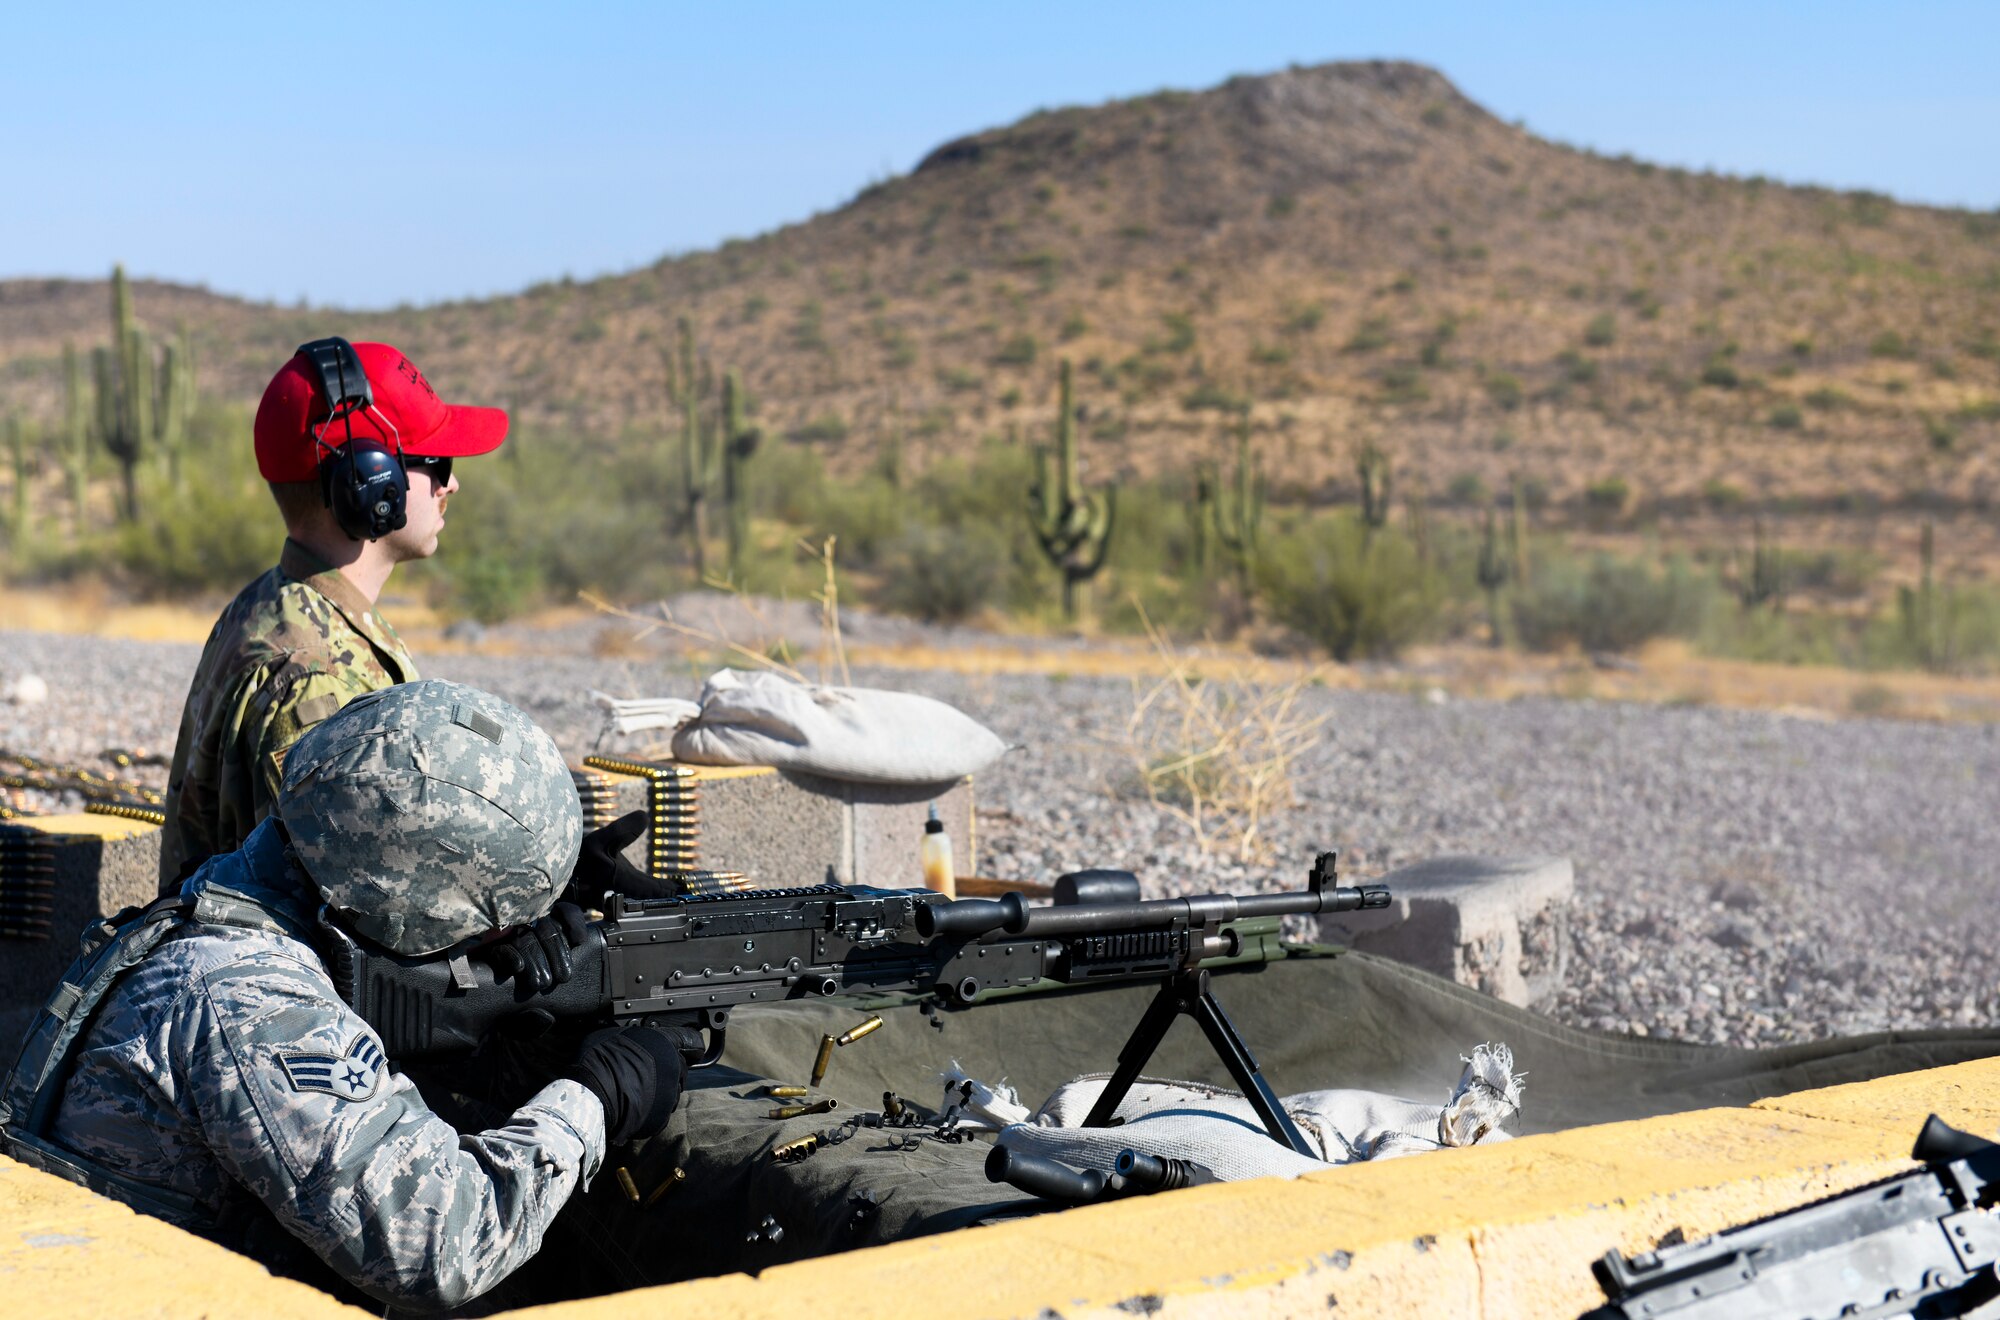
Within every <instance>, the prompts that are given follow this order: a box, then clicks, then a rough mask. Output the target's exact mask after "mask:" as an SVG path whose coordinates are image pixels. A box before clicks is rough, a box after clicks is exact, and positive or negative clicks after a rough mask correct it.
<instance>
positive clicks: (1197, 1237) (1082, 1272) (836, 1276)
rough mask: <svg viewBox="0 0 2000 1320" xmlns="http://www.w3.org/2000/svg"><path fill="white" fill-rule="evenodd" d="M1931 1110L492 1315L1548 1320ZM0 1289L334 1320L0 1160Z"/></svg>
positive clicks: (1681, 1123) (1029, 1231)
mask: <svg viewBox="0 0 2000 1320" xmlns="http://www.w3.org/2000/svg"><path fill="white" fill-rule="evenodd" d="M1932 1112H1936V1113H1939V1114H1941V1115H1943V1116H1944V1118H1945V1119H1946V1121H1948V1122H1950V1123H1952V1124H1954V1125H1955V1126H1958V1127H1962V1128H1965V1129H1967V1130H1969V1131H1973V1132H1981V1133H1990V1132H1993V1131H1994V1130H1995V1129H1996V1128H2000V1060H1984V1061H1979V1062H1975V1063H1966V1064H1959V1065H1956V1066H1954V1067H1950V1068H1938V1069H1933V1070H1930V1071H1927V1072H1920V1073H1908V1074H1904V1075H1902V1076H1898V1077H1890V1078H1884V1079H1881V1080H1879V1081H1874V1082H1866V1083H1859V1084H1856V1085H1852V1086H1839V1087H1830V1088H1827V1089H1825V1090H1819V1091H1807V1092H1801V1093H1798V1094H1795V1095H1790V1096H1783V1097H1778V1098H1774V1099H1769V1100H1764V1101H1760V1102H1758V1103H1757V1104H1754V1105H1751V1106H1748V1107H1745V1108H1740V1109H1708V1110H1699V1111H1696V1112H1693V1113H1688V1114H1676V1115H1672V1116H1669V1117H1665V1118H1656V1119H1646V1120H1643V1121H1638V1122H1630V1123H1612V1124H1606V1125H1604V1126H1601V1127H1592V1128H1578V1129H1574V1130H1572V1131H1569V1132H1562V1133H1555V1134H1551V1135H1548V1136H1539V1137H1529V1138H1525V1139H1523V1140H1520V1141H1512V1142H1505V1143H1502V1144H1499V1145H1495V1146H1485V1147H1480V1148H1477V1149H1473V1150H1464V1151H1450V1152H1441V1153H1438V1154H1435V1155H1426V1156H1423V1157H1421V1158H1420V1159H1417V1160H1392V1161H1388V1162H1385V1163H1382V1164H1363V1165H1355V1166H1352V1167H1349V1168H1339V1169H1328V1170H1326V1171H1325V1172H1323V1173H1316V1174H1311V1175H1308V1176H1307V1177H1304V1178H1301V1179H1298V1180H1296V1181H1292V1182H1283V1181H1279V1180H1276V1179H1265V1180H1261V1181H1257V1182H1248V1183H1234V1184H1230V1185H1227V1186H1218V1187H1203V1188H1196V1189H1193V1190H1190V1191H1186V1192H1179V1193H1175V1194H1173V1195H1170V1196H1162V1197H1153V1198H1147V1199H1142V1200H1134V1201H1127V1202H1122V1203H1118V1204H1114V1205H1107V1206H1094V1207H1089V1208H1086V1209H1080V1210H1073V1211H1070V1212H1068V1213H1066V1214H1062V1215H1045V1216H1042V1217H1040V1218H1037V1219H1029V1220H1021V1221H1016V1222H1013V1223H1007V1224H1000V1225H995V1226H993V1227H990V1228H979V1229H971V1230H967V1231H965V1232H960V1233H953V1234H949V1235H946V1236H942V1237H936V1238H928V1239H921V1240H918V1241H914V1242H904V1243H898V1244H895V1245H892V1246H887V1247H878V1248H874V1249H872V1250H867V1251H856V1252H850V1253H848V1254H846V1255H842V1256H836V1257H831V1258H828V1259H825V1260H819V1261H807V1262H801V1263H799V1264H796V1265H786V1266H781V1267H778V1268H776V1269H772V1270H768V1271H766V1272H765V1273H764V1274H762V1275H761V1276H758V1277H756V1278H750V1277H748V1276H745V1275H728V1276H723V1277H720V1278H713V1279H703V1280H699V1281H697V1282H693V1283H684V1284H676V1285H673V1286H670V1287H662V1288H651V1289H645V1290H642V1291H639V1292H633V1293H625V1294H622V1295H618V1296H614V1297H602V1298H595V1299H592V1300H589V1301H583V1302H568V1303H563V1304H561V1305H556V1306H548V1307H540V1308H535V1309H532V1310H528V1311H519V1312H512V1313H510V1314H511V1315H514V1316H519V1317H529V1316H533V1317H537V1320H611V1318H612V1317H620V1318H621V1320H622V1318H623V1317H628V1316H651V1315H659V1316H668V1315H673V1316H686V1315H699V1316H702V1317H704V1320H738V1318H740V1320H766V1318H768V1320H796V1318H797V1317H798V1316H801V1315H832V1316H862V1315H866V1316H870V1317H901V1316H908V1317H911V1320H936V1317H938V1316H940V1315H949V1316H954V1317H961V1318H962V1320H978V1318H979V1317H987V1316H991V1317H1003V1316H1022V1317H1038V1316H1044V1315H1047V1314H1048V1313H1050V1312H1054V1313H1055V1314H1057V1315H1060V1316H1062V1317H1064V1320H1080V1318H1081V1317H1086V1316H1093V1317H1103V1320H1125V1317H1128V1316H1129V1315H1131V1314H1133V1313H1135V1312H1136V1313H1152V1314H1159V1315H1165V1316H1230V1317H1236V1316H1292V1315H1313V1316H1325V1315H1326V1314H1328V1313H1329V1310H1331V1311H1332V1313H1333V1314H1339V1315H1362V1316H1373V1315H1384V1316H1443V1315H1449V1316H1467V1317H1515V1316H1551V1317H1563V1318H1564V1320H1570V1318H1571V1317H1574V1316H1576V1315H1577V1314H1578V1313H1579V1312H1581V1311H1583V1310H1586V1309H1588V1308H1589V1307H1590V1306H1592V1305H1594V1304H1595V1303H1596V1302H1597V1301H1599V1300H1600V1297H1599V1294H1598V1292H1597V1289H1596V1285H1595V1284H1594V1283H1593V1282H1592V1280H1591V1276H1590V1268H1589V1267H1590V1262H1591V1261H1592V1260H1594V1259H1595V1258H1597V1257H1598V1256H1601V1255H1602V1254H1603V1253H1604V1252H1606V1251H1608V1250H1610V1249H1612V1248H1614V1247H1615V1248H1617V1249H1619V1250H1623V1251H1634V1250H1638V1249H1641V1248H1644V1247H1650V1246H1652V1245H1654V1244H1655V1243H1656V1242H1657V1241H1658V1240H1659V1239H1660V1238H1661V1237H1662V1236H1663V1235H1665V1234H1666V1233H1667V1232H1668V1231H1669V1230H1672V1229H1676V1228H1678V1229H1680V1230H1681V1231H1683V1232H1685V1233H1686V1234H1687V1235H1688V1236H1690V1237H1696V1236H1700V1235H1702V1234H1706V1233H1710V1232H1713V1231H1715V1230H1716V1229H1719V1228H1723V1227H1725V1226H1727V1225H1729V1224H1732V1223H1737V1222H1740V1221H1742V1220H1745V1219H1750V1218H1755V1217H1757V1216H1760V1215H1765V1214H1769V1213H1771V1212H1773V1211H1776V1210H1781V1209H1784V1208H1786V1207H1788V1206H1791V1205H1796V1204H1798V1203H1800V1202H1802V1201H1806V1200H1810V1199H1813V1198H1816V1197H1820V1196H1825V1195H1827V1194H1829V1193H1832V1192H1836V1191H1841V1190H1845V1189H1846V1188H1849V1187H1854V1186H1858V1185H1859V1184H1861V1183H1864V1182H1869V1181H1872V1180H1874V1179H1876V1178H1880V1177H1884V1176H1886V1175H1888V1174H1891V1173H1894V1172H1897V1171H1900V1170H1902V1169H1905V1168H1908V1167H1911V1166H1910V1164H1909V1161H1908V1159H1907V1158H1906V1157H1907V1155H1908V1152H1909V1147H1910V1143H1911V1141H1912V1140H1913V1139H1914V1137H1915V1135H1916V1131H1917V1128H1918V1127H1919V1126H1920V1125H1921V1123H1922V1121H1923V1118H1924V1116H1925V1115H1926V1114H1928V1113H1932ZM28 1193H32V1195H28ZM24 1197H25V1199H24ZM71 1239H83V1241H80V1242H79V1241H72V1240H71ZM661 1249H662V1250H672V1249H673V1247H672V1244H671V1243H662V1244H661ZM0 1276H4V1277H5V1278H7V1279H8V1280H9V1290H10V1294H11V1295H10V1300H11V1301H14V1302H16V1303H22V1302H26V1303H27V1305H26V1307H25V1308H24V1309H20V1310H18V1312H17V1313H20V1314H57V1313H62V1314H66V1315H88V1314H105V1313H113V1312H115V1313H118V1314H123V1315H157V1316H174V1317H179V1316H196V1315H249V1314H257V1315H298V1316H322V1315H324V1316H333V1315H336V1314H339V1315H350V1316H351V1315H354V1314H356V1313H355V1312H353V1311H350V1310H347V1309H346V1308H342V1307H339V1306H337V1305H336V1304H334V1303H333V1302H331V1301H330V1300H327V1299H325V1298H323V1297H321V1296H320V1295H319V1294H317V1293H314V1292H312V1291H311V1290H309V1289H305V1288H302V1287H300V1286H298V1285H295V1284H289V1283H283V1282H279V1281H277V1280H273V1279H271V1278H269V1277H268V1276H266V1275H265V1274H264V1273H263V1271H261V1270H259V1269H257V1267H255V1266H253V1265H250V1264H248V1263H247V1262H245V1261H241V1260H238V1259H236V1258H234V1257H232V1256H230V1255H229V1254H228V1253H226V1252H223V1251H221V1250H220V1249H218V1248H216V1247H213V1246H210V1245H209V1244H207V1243H203V1242H197V1241H195V1240H193V1239H191V1238H189V1237H187V1236H186V1235H184V1234H181V1233H179V1232H177V1231H176V1230H174V1229H171V1228H168V1227H167V1226H166V1225H164V1224H158V1223H155V1222H153V1221H150V1220H144V1219H140V1218H138V1217H136V1216H133V1215H132V1214H130V1213H129V1212H128V1211H126V1210H124V1209H123V1208H122V1207H118V1206H115V1205H112V1204H110V1203H109V1202H106V1201H103V1200H101V1199H99V1198H98V1197H95V1196H93V1195H91V1194H90V1193H88V1192H85V1191H83V1190H81V1189H78V1188H74V1187H71V1186H69V1185H68V1184H65V1183H62V1182H59V1181H57V1180H55V1179H52V1178H47V1177H45V1176H43V1175H41V1174H37V1173H33V1172H31V1171H29V1170H25V1169H21V1168H19V1167H18V1166H13V1165H10V1164H8V1163H7V1162H6V1161H4V1160H0ZM121 1281H129V1284H127V1283H125V1282H121ZM127 1288H129V1291H125V1289H127Z"/></svg>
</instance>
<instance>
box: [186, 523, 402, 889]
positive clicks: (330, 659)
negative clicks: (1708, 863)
mask: <svg viewBox="0 0 2000 1320" xmlns="http://www.w3.org/2000/svg"><path fill="white" fill-rule="evenodd" d="M416 677H417V667H416V663H415V662H414V661H413V660H411V659H410V654H409V652H408V651H406V650H405V649H404V648H403V642H402V639H401V638H399V637H397V636H396V630H395V629H394V628H391V627H390V626H389V623H388V621H387V620H386V619H384V618H383V617H382V616H381V614H379V613H378V612H377V611H376V610H375V607H374V606H372V605H370V604H369V603H368V600H367V598H366V597H364V596H363V595H362V594H361V593H360V592H359V591H358V590H356V589H355V587H354V585H353V584H352V583H350V582H349V581H348V580H347V579H346V578H344V577H342V576H341V575H340V573H339V572H338V571H337V570H335V569H333V568H331V567H330V566H328V565H327V564H326V563H325V562H323V561H322V560H321V559H320V558H319V557H318V556H317V555H315V554H313V552H312V551H310V550H308V549H306V548H305V547H304V546H302V545H300V544H299V543H298V542H297V541H293V540H290V539H289V538H288V539H287V540H286V541H285V549H284V554H283V555H282V556H281V557H280V558H279V560H278V566H277V567H276V568H274V569H272V570H271V571H270V572H268V573H266V574H264V576H262V577H260V578H258V579H257V580H256V581H255V582H253V583H251V584H250V585H249V586H248V587H245V588H244V589H243V591H242V592H241V594H239V595H238V596H237V597H236V599H235V600H233V601H231V602H230V603H229V607H228V608H227V609H225V610H224V611H223V612H222V617H221V618H220V619H218V620H216V624H215V628H214V630H213V631H211V632H210V633H209V637H208V644H207V645H206V646H204V647H203V648H202V653H201V663H200V665H199V666H198V667H197V668H196V669H195V675H194V683H193V685H192V686H191V687H190V688H189V690H188V699H187V706H186V708H185V709H184V710H183V712H182V714H181V731H180V739H179V741H178V743H177V744H176V745H175V748H174V763H173V769H172V771H171V772H170V773H169V775H168V779H167V823H166V828H165V829H164V830H163V831H162V832H161V837H160V892H161V893H163V894H167V893H172V892H173V891H174V890H175V889H177V888H179V884H180V879H181V869H182V867H183V866H184V865H185V864H186V863H187V862H188V861H189V860H191V859H198V858H201V857H204V856H208V855H210V854H215V853H226V852H230V851H232V850H234V849H235V848H237V847H238V846H240V845H241V844H242V842H243V840H244V839H246V838H248V837H249V835H250V831H251V829H252V828H254V827H255V826H256V824H257V822H258V821H260V820H262V819H264V817H265V816H267V815H269V814H270V811H271V806H272V804H273V802H275V801H276V799H277V796H278V785H279V781H280V780H281V778H282V777H283V772H284V763H285V754H286V752H287V751H288V750H290V748H291V746H292V744H293V743H294V742H296V741H297V740H298V738H299V736H300V735H301V734H303V733H304V732H305V731H306V730H307V729H309V728H311V727H312V726H313V725H315V724H317V723H318V722H319V721H321V720H323V719H325V718H326V717H327V716H329V715H331V714H333V712H335V711H337V710H339V709H340V708H341V707H342V706H344V705H346V704H347V703H348V702H349V701H352V700H353V699H354V698H355V697H357V696H360V695H361V694H363V693H365V692H374V691H378V690H380V689H382V688H385V687H389V686H391V685H392V684H395V683H406V682H409V681H410V680H411V679H414V678H416Z"/></svg>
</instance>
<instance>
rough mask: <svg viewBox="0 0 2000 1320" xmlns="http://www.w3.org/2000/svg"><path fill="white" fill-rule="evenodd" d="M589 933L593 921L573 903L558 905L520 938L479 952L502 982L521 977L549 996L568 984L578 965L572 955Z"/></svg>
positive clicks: (499, 943)
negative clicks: (570, 952)
mask: <svg viewBox="0 0 2000 1320" xmlns="http://www.w3.org/2000/svg"><path fill="white" fill-rule="evenodd" d="M589 933H590V920H589V918H587V917H585V916H584V915H583V909H582V908H580V907H578V906H577V905H576V904H574V903H557V904H556V905H555V907H553V908H551V909H550V910H549V914H548V915H547V916H546V917H542V918H540V919H539V920H537V921H536V922H535V923H534V924H532V925H530V926H529V927H528V928H527V929H526V930H523V931H521V932H520V933H519V934H516V935H510V936H508V937H506V938H505V939H501V940H496V941H494V942H493V943H492V944H489V945H487V946H486V947H485V948H484V949H482V950H481V951H480V956H481V957H484V958H485V959H486V961H487V962H489V963H491V964H492V965H493V974H494V975H495V976H496V977H498V978H499V979H500V980H503V981H504V980H506V979H507V978H508V977H510V976H514V977H519V978H521V979H522V980H524V981H526V982H527V983H528V984H529V985H531V986H533V987H534V989H535V990H536V992H537V993H546V992H548V991H550V990H553V989H555V988H556V987H557V986H559V985H561V984H562V983H563V982H565V981H567V980H569V978H570V975H571V974H572V973H573V972H574V971H575V963H574V962H573V960H572V959H571V958H570V955H569V951H570V950H571V949H573V948H575V947H576V946H578V945H579V944H582V943H583V942H584V940H585V938H587V937H588V935H589Z"/></svg>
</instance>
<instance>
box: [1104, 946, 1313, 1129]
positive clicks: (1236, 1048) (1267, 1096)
mask: <svg viewBox="0 0 2000 1320" xmlns="http://www.w3.org/2000/svg"><path fill="white" fill-rule="evenodd" d="M1183 1013H1185V1014H1187V1015H1188V1016H1189V1017H1191V1018H1193V1019H1194V1020H1195V1022H1196V1023H1198V1024H1199V1025H1200V1027H1201V1031H1202V1034H1203V1035H1205V1036H1207V1037H1208V1043H1209V1044H1210V1045H1211V1046H1213V1047H1214V1048H1215V1052H1216V1055H1217V1056H1218V1057H1220V1058H1221V1060H1222V1064H1223V1066H1224V1067H1225V1068H1227V1069H1229V1075H1230V1076H1231V1077H1232V1078H1234V1079H1235V1080H1236V1084H1237V1085H1238V1086H1240V1087H1242V1088H1243V1098H1244V1099H1246V1100H1248V1101H1249V1102H1250V1107H1251V1108H1252V1109H1254V1110H1256V1111H1257V1117H1258V1118H1260V1119H1262V1120H1263V1122H1264V1128H1265V1130H1266V1131H1268V1132H1269V1133H1270V1134H1271V1140H1273V1141H1275V1142H1277V1143H1278V1144H1279V1145H1281V1146H1286V1147H1289V1148H1290V1149H1292V1150H1295V1151H1297V1152H1298V1153H1299V1154H1301V1155H1306V1156H1310V1157H1311V1158H1313V1159H1319V1158H1320V1154H1319V1152H1318V1151H1316V1150H1314V1149H1313V1148H1312V1146H1311V1145H1310V1144H1309V1143H1308V1142H1307V1141H1306V1138H1305V1134H1304V1133H1302V1132H1300V1131H1299V1127H1298V1124H1296V1123H1294V1122H1292V1116H1291V1115H1290V1114H1287V1113H1286V1112H1285V1110H1284V1106H1282V1105H1280V1104H1279V1103H1278V1097H1277V1095H1276V1093H1275V1092H1273V1091H1272V1090H1271V1084H1270V1083H1269V1082H1266V1081H1265V1080H1264V1074H1263V1072H1262V1071H1261V1070H1260V1069H1259V1068H1258V1067H1257V1058H1256V1056H1255V1055H1253V1054H1251V1053H1250V1046H1249V1045H1248V1044H1246V1043H1245V1042H1244V1040H1243V1037H1242V1035H1241V1034H1240V1033H1239V1032H1238V1031H1237V1030H1236V1024H1235V1023H1233V1022H1231V1021H1230V1020H1229V1014H1227V1013H1225V1012H1224V1011H1223V1009H1222V1001H1221V1000H1219V999H1217V998H1216V997H1215V992H1214V991H1213V990H1211V989H1210V988H1209V984H1208V971H1207V969H1206V968H1192V969H1188V970H1183V971H1178V972H1175V973H1173V974H1172V975H1170V976H1168V977H1167V978H1166V980H1165V981H1163V982H1162V983H1161V985H1160V989H1159V993H1157V994H1155V995H1154V996H1153V1002H1152V1003H1151V1004H1148V1005H1147V1006H1146V1013H1145V1016H1143V1017H1141V1018H1140V1019H1139V1025H1138V1026H1136V1027H1134V1028H1132V1035H1131V1038H1130V1039H1128V1040H1127V1041H1126V1042H1125V1048H1123V1049H1121V1050H1119V1051H1118V1068H1117V1071H1115V1072H1113V1073H1112V1074H1111V1080H1110V1081H1108V1082H1106V1083H1105V1084H1104V1090H1103V1092H1102V1093H1101V1094H1100V1095H1099V1096H1098V1097H1097V1103H1096V1104H1094V1105H1092V1106H1091V1108H1090V1114H1089V1116H1088V1117H1086V1118H1085V1119H1084V1120H1083V1125H1084V1126H1085V1127H1110V1126H1111V1120H1112V1117H1113V1116H1114V1115H1115V1114H1117V1112H1118V1103H1119V1101H1121V1100H1123V1099H1124V1098H1125V1096H1126V1093H1127V1092H1129V1091H1130V1090H1131V1089H1132V1083H1134V1082H1136V1081H1138V1080H1139V1073H1140V1071H1141V1070H1142V1069H1144V1068H1145V1066H1146V1062H1147V1060H1149V1059H1151V1058H1152V1057H1153V1052H1154V1051H1155V1050H1157V1049H1159V1048H1160V1042H1161V1041H1163V1040H1165V1039H1166V1036H1167V1029H1168V1028H1169V1027H1171V1026H1173V1025H1174V1019H1175V1018H1177V1017H1179V1016H1180V1015H1181V1014H1183Z"/></svg>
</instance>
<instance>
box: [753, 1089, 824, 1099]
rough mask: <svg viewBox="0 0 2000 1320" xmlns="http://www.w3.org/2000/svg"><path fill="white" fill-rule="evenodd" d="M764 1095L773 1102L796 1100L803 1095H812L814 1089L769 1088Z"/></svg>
mask: <svg viewBox="0 0 2000 1320" xmlns="http://www.w3.org/2000/svg"><path fill="white" fill-rule="evenodd" d="M764 1094H765V1095H768V1096H770V1097H771V1098H772V1099H773V1100H796V1099H798V1098H799V1097H800V1096H802V1095H811V1094H812V1088H810V1087H805V1086H767V1087H765V1088H764Z"/></svg>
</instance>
